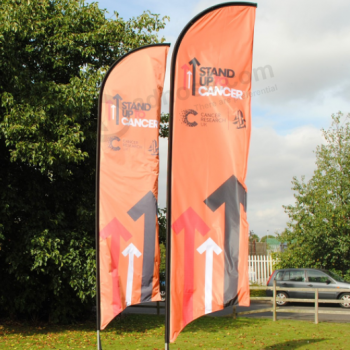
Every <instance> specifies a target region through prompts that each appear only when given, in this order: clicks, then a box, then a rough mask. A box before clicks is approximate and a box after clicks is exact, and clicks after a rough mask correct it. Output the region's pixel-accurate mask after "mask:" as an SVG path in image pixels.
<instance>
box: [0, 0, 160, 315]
mask: <svg viewBox="0 0 350 350" xmlns="http://www.w3.org/2000/svg"><path fill="white" fill-rule="evenodd" d="M105 15H106V12H105V11H104V10H100V9H99V8H98V6H97V4H96V3H91V4H84V2H83V1H78V0H40V1H39V0H31V1H14V0H3V1H1V3H0V100H1V105H0V163H1V166H0V199H1V200H0V279H1V289H0V310H2V312H3V313H4V314H6V315H11V316H13V317H25V318H39V319H42V318H46V319H49V320H50V321H68V320H69V321H71V320H74V319H77V318H79V317H81V316H84V315H85V314H86V313H87V312H89V310H91V304H92V302H93V298H94V295H95V253H94V244H95V243H94V242H95V239H94V215H95V214H94V200H95V199H94V197H95V152H96V149H95V148H96V147H95V145H96V129H97V123H96V121H97V98H98V93H99V85H100V84H101V80H102V77H103V73H104V72H106V70H107V69H108V67H109V66H110V65H111V64H112V63H113V62H114V61H115V60H116V59H118V58H119V57H120V56H121V55H123V54H125V53H126V52H128V51H130V50H131V49H134V48H137V47H139V46H142V45H147V44H152V43H157V42H158V41H159V39H158V36H157V32H158V31H159V30H161V29H162V28H164V25H165V22H164V20H165V18H163V19H161V18H159V16H158V15H154V14H151V13H149V12H148V13H143V14H141V15H140V16H139V17H137V18H132V19H130V20H128V21H124V20H123V19H122V18H120V17H118V14H117V13H115V18H114V19H106V18H105ZM161 40H163V39H161Z"/></svg>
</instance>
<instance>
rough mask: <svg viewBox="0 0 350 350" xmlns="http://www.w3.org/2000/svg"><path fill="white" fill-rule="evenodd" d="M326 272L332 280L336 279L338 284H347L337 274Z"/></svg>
mask: <svg viewBox="0 0 350 350" xmlns="http://www.w3.org/2000/svg"><path fill="white" fill-rule="evenodd" d="M325 272H326V273H328V275H329V276H331V277H332V278H334V279H335V280H336V281H338V282H346V281H345V280H344V279H343V278H341V277H340V276H338V275H337V274H336V273H334V272H332V271H327V270H325Z"/></svg>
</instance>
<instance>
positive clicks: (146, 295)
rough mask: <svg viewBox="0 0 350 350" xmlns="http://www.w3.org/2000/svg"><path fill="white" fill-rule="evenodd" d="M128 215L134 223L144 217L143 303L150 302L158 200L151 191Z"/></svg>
mask: <svg viewBox="0 0 350 350" xmlns="http://www.w3.org/2000/svg"><path fill="white" fill-rule="evenodd" d="M128 214H129V215H130V216H131V218H132V219H133V220H134V221H137V220H138V219H139V218H140V217H141V216H143V215H144V243H143V263H142V285H141V303H142V302H145V301H150V300H151V299H152V292H153V272H154V255H155V249H156V248H155V247H156V216H157V200H156V198H155V197H154V194H153V193H152V191H149V192H148V193H147V194H146V195H145V196H144V197H143V198H141V200H140V201H138V202H137V203H136V204H135V205H134V206H133V207H132V208H131V209H130V210H129V211H128Z"/></svg>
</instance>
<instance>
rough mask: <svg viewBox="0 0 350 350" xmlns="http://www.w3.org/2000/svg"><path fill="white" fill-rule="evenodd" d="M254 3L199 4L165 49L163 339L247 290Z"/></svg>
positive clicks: (243, 295)
mask: <svg viewBox="0 0 350 350" xmlns="http://www.w3.org/2000/svg"><path fill="white" fill-rule="evenodd" d="M255 10H256V8H255V6H243V5H225V4H223V5H221V7H215V8H213V9H211V10H208V11H206V12H205V13H204V14H203V15H202V16H199V17H198V18H196V20H195V21H194V22H192V23H193V24H192V25H191V26H190V27H189V28H188V29H187V31H186V32H185V33H184V35H183V36H181V37H180V39H179V40H181V41H179V42H178V43H177V44H176V46H175V49H174V55H176V56H174V57H173V66H172V69H173V71H172V74H173V81H172V84H173V85H172V89H173V91H172V93H173V94H174V95H173V108H172V111H171V113H172V135H171V140H172V153H171V161H172V163H171V169H172V170H171V188H170V194H171V213H170V215H171V226H172V232H171V280H170V285H171V289H170V291H171V301H170V340H171V342H173V341H175V339H176V337H177V336H178V334H179V333H180V331H181V330H182V329H183V328H184V327H185V326H186V324H188V323H189V322H191V321H192V320H194V319H196V318H198V317H200V316H202V315H204V314H206V313H210V312H214V311H217V310H221V309H223V308H224V305H225V304H228V303H232V302H233V301H234V300H236V299H237V298H238V300H239V302H242V304H247V300H249V299H247V296H248V297H249V285H248V260H247V255H248V224H247V221H246V190H247V189H246V185H245V178H246V173H247V161H248V153H249V141H250V132H251V107H250V91H251V71H252V48H253V33H254V21H255ZM245 250H246V252H245ZM247 291H248V292H247ZM247 293H248V294H247ZM248 302H249V301H248Z"/></svg>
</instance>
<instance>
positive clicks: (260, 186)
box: [98, 0, 350, 236]
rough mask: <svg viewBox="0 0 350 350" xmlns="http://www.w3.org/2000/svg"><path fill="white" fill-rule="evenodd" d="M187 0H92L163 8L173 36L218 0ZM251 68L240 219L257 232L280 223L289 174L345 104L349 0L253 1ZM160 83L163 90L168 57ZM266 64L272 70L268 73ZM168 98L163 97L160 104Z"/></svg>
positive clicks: (127, 7)
mask: <svg viewBox="0 0 350 350" xmlns="http://www.w3.org/2000/svg"><path fill="white" fill-rule="evenodd" d="M220 2H222V1H213V0H196V1H195V0H188V1H183V0H181V1H158V0H152V1H136V0H128V1H118V2H116V1H111V0H101V1H98V3H99V7H100V8H106V9H107V10H108V11H109V14H108V15H107V17H110V16H112V15H113V11H117V12H118V13H119V16H120V17H123V18H124V19H125V20H126V19H129V18H130V17H136V16H138V15H140V14H141V13H142V12H143V11H146V10H150V11H151V12H153V13H157V14H160V15H162V16H165V15H167V16H170V22H168V24H167V26H166V29H165V30H164V31H162V32H161V34H160V35H162V36H164V37H165V38H166V41H167V42H170V43H171V44H172V45H174V44H175V41H176V38H177V37H178V35H179V34H180V32H181V30H182V29H183V27H184V26H185V25H186V24H187V23H188V22H189V21H190V20H191V18H193V17H194V16H195V15H196V14H198V13H199V12H200V11H202V10H204V9H205V8H207V7H209V6H212V5H215V4H217V3H220ZM257 3H258V8H257V12H256V14H257V16H256V24H255V36H254V50H253V51H254V54H253V69H258V68H259V67H266V66H269V67H270V68H269V72H270V73H269V74H267V77H266V79H262V78H261V76H260V78H259V79H258V80H257V79H254V75H253V81H252V92H253V93H254V91H259V90H260V91H261V90H263V89H265V88H267V87H271V86H273V87H277V90H276V91H274V92H270V93H267V94H266V93H265V94H260V96H257V95H256V96H253V98H252V125H253V128H252V138H251V148H250V156H249V165H248V175H247V181H246V182H247V186H248V221H249V224H250V229H252V230H254V232H255V233H257V234H258V235H260V236H263V235H265V234H266V233H267V232H268V233H269V234H271V233H274V232H276V231H279V232H280V231H282V230H283V228H284V227H285V223H286V221H287V216H286V215H285V214H284V211H283V209H282V205H283V204H284V205H287V204H292V203H293V202H294V199H293V193H292V191H291V189H290V188H291V180H292V177H293V176H297V177H299V178H300V176H301V175H305V176H306V178H307V179H308V178H310V177H311V176H312V173H313V171H314V169H315V155H314V152H313V151H314V150H315V148H316V146H317V145H318V144H320V143H322V142H323V139H322V135H321V132H320V129H321V128H327V127H328V126H329V124H330V120H331V114H332V113H336V112H337V111H339V110H341V111H342V112H344V113H347V112H350V102H349V101H350V79H349V72H350V60H349V57H350V21H349V20H348V14H349V13H350V2H348V1H346V0H336V1H333V2H332V3H330V2H329V1H327V0H318V1H316V0H308V1H307V2H306V1H301V0H294V1H291V0H284V1H280V0H263V1H257ZM170 58H171V51H170V54H169V59H168V67H167V76H166V79H165V86H164V91H168V90H169V63H170ZM271 72H272V73H271ZM168 107H169V106H168V104H167V103H163V105H162V108H163V111H164V112H167V111H168ZM160 146H161V151H160V181H159V186H160V187H159V205H160V207H163V206H165V184H166V161H167V160H166V152H167V143H166V141H165V140H162V142H161V144H160Z"/></svg>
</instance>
